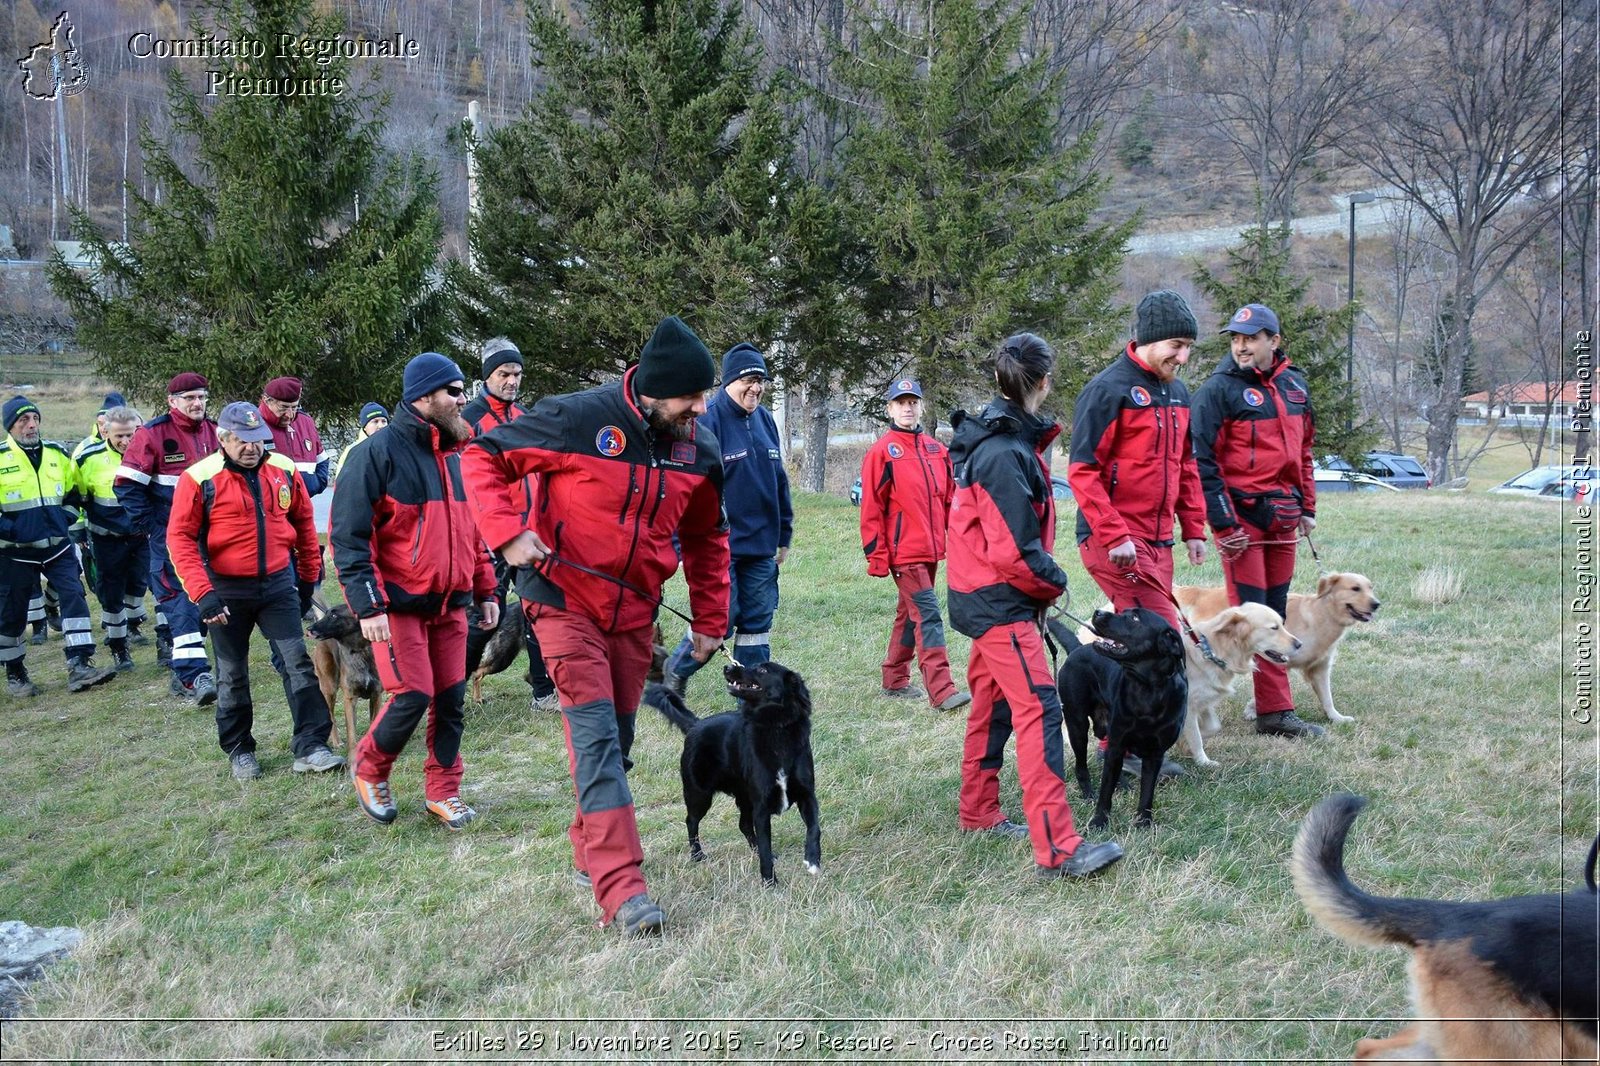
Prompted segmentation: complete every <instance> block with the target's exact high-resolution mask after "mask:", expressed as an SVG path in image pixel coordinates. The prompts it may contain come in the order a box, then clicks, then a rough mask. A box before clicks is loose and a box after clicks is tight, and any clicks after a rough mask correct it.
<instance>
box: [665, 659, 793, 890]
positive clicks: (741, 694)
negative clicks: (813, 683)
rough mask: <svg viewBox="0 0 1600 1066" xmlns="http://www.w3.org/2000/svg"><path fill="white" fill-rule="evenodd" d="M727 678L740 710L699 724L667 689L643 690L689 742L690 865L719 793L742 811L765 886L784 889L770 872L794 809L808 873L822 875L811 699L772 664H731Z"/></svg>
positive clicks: (698, 855) (698, 854)
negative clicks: (777, 840) (779, 833)
mask: <svg viewBox="0 0 1600 1066" xmlns="http://www.w3.org/2000/svg"><path fill="white" fill-rule="evenodd" d="M722 673H723V677H724V678H725V679H726V680H727V682H728V691H729V692H730V693H732V694H733V696H734V697H735V698H737V699H738V700H739V701H740V706H739V709H738V710H737V711H729V712H727V713H726V714H717V715H712V716H711V717H710V718H697V717H695V714H694V712H693V711H691V710H689V708H688V706H687V705H686V704H685V703H684V702H683V699H682V698H681V697H680V696H678V695H677V694H676V693H674V692H672V691H671V690H670V689H667V688H665V687H663V686H661V685H655V684H652V685H649V686H647V687H646V688H645V693H644V702H646V703H648V704H650V705H651V706H652V707H654V708H655V709H656V710H658V711H660V712H661V713H662V714H663V715H665V716H666V718H667V720H668V721H669V722H671V723H672V724H673V725H675V726H677V727H678V729H679V730H680V731H682V733H683V735H684V742H683V757H682V759H681V760H679V763H678V768H679V770H680V772H681V774H682V777H683V805H684V807H685V808H686V810H687V817H686V818H685V819H684V821H685V823H686V824H687V825H688V827H689V858H690V859H692V860H693V861H695V862H700V861H701V860H703V859H704V858H705V857H706V853H705V851H704V849H703V848H701V846H700V819H702V818H704V817H705V815H706V812H707V811H709V810H710V809H711V801H712V800H713V799H714V798H715V796H716V794H717V793H718V792H725V793H727V794H728V795H730V796H732V797H733V801H734V803H736V804H737V805H738V807H739V831H740V832H741V833H743V834H744V838H745V840H747V841H749V843H750V846H751V847H752V848H754V849H755V851H756V854H757V856H758V857H759V858H760V862H761V879H762V881H764V882H766V883H767V884H769V885H775V884H777V883H778V877H777V875H776V874H775V873H773V869H772V818H773V815H777V814H782V813H783V812H784V811H785V810H787V809H788V808H790V807H797V808H799V810H800V817H801V819H803V820H804V821H805V824H806V847H805V857H806V870H807V872H809V873H813V874H814V873H820V872H821V870H822V828H821V825H820V824H819V823H818V820H817V790H816V774H815V771H814V769H813V767H812V762H811V693H810V692H809V691H808V690H807V689H806V683H805V681H804V680H802V679H801V677H800V675H799V674H797V673H795V672H794V671H793V670H790V669H788V668H787V667H784V666H780V665H779V664H777V663H774V662H766V663H762V664H761V665H760V666H756V667H744V666H740V665H738V664H733V665H730V666H728V667H726V668H725V669H724V670H723V671H722Z"/></svg>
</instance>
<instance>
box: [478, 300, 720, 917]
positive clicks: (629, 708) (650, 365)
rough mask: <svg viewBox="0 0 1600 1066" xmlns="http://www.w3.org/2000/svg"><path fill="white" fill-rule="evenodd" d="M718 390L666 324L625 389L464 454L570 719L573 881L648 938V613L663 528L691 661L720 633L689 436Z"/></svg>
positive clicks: (709, 458) (716, 536)
mask: <svg viewBox="0 0 1600 1066" xmlns="http://www.w3.org/2000/svg"><path fill="white" fill-rule="evenodd" d="M715 380H716V366H715V364H714V363H713V362H712V360H711V353H710V352H709V351H707V350H706V346H705V345H704V344H703V343H701V341H700V338H699V337H697V336H695V335H694V333H693V332H692V331H691V330H690V329H689V327H688V326H686V325H684V324H683V323H682V322H681V321H679V320H678V319H677V318H667V319H664V320H662V322H661V323H660V324H659V325H657V326H656V328H655V332H654V333H653V334H651V337H650V340H649V341H648V342H647V343H646V344H645V346H644V349H643V350H642V351H641V352H640V354H639V363H638V365H637V366H634V367H631V368H629V369H628V371H627V372H626V373H625V374H623V376H622V380H621V381H618V382H614V383H612V384H609V385H601V386H598V387H597V388H593V389H589V390H587V391H585V392H578V393H571V394H569V395H565V396H550V397H546V398H545V399H543V400H540V401H539V402H538V403H537V404H535V405H534V407H533V410H531V411H529V412H528V413H527V414H525V415H523V416H522V417H521V418H518V419H517V420H516V421H514V422H510V423H508V424H506V425H503V426H500V427H499V428H497V429H493V430H490V431H489V432H488V433H485V434H484V435H482V436H481V437H478V438H476V439H474V440H473V442H472V443H471V444H470V445H469V446H468V447H467V450H466V454H465V456H464V457H463V459H462V470H463V473H464V474H465V476H466V479H467V486H468V491H469V492H470V494H471V496H472V500H473V506H474V507H475V508H476V510H477V515H478V528H479V529H480V530H482V532H483V537H484V540H485V541H486V542H488V544H489V545H490V547H492V548H494V549H496V550H497V551H499V552H500V554H501V555H503V556H504V557H505V560H506V562H508V563H510V564H511V565H512V566H521V567H528V569H526V570H524V571H523V572H522V576H521V579H520V584H519V585H518V588H517V591H518V593H519V594H520V595H521V596H522V602H523V604H524V608H525V610H527V611H529V612H530V613H531V614H532V615H533V618H534V628H535V630H536V631H537V632H538V634H539V643H540V644H541V646H543V648H544V650H545V654H546V655H547V656H548V660H547V661H548V662H549V663H550V668H551V672H552V673H553V674H554V675H555V682H556V690H557V691H558V692H559V693H560V697H561V712H562V714H563V715H565V717H566V727H567V728H566V733H567V752H568V760H569V764H570V766H571V769H572V780H573V784H574V786H575V789H576V791H577V800H578V810H577V813H576V815H575V816H574V818H573V820H572V826H571V828H570V830H569V831H568V836H569V837H570V838H571V841H572V852H573V862H574V866H575V868H576V869H575V875H574V876H575V878H576V879H577V881H578V883H579V884H580V885H582V886H584V887H586V888H590V889H591V890H592V891H593V893H594V898H595V901H596V902H597V903H599V905H600V913H601V920H602V923H603V924H612V925H615V926H616V927H617V928H618V929H619V930H621V932H622V935H623V936H625V937H634V936H647V935H658V934H659V933H660V932H661V927H662V924H663V923H664V921H665V917H664V915H663V914H662V911H661V908H660V907H659V906H657V905H656V903H655V902H654V901H653V900H651V898H650V896H649V895H648V894H647V893H646V891H645V881H644V875H643V873H642V872H641V869H640V867H641V864H642V863H643V861H644V850H643V848H642V847H641V846H640V843H639V829H638V825H637V823H636V822H635V820H634V807H633V795H632V793H631V792H630V791H629V790H628V778H627V770H628V767H629V766H630V765H631V763H630V762H629V760H628V753H629V751H630V750H631V748H632V747H633V734H634V716H635V713H636V712H637V710H638V707H639V697H640V695H641V694H642V693H643V691H644V681H645V674H646V673H647V672H648V671H649V668H650V651H651V633H652V622H653V621H654V619H655V614H656V605H657V603H658V602H659V600H660V596H661V586H662V585H663V583H665V582H666V580H667V579H668V578H670V577H671V576H672V575H673V574H674V573H675V572H676V571H677V569H678V553H677V552H676V551H675V550H674V549H673V536H674V534H676V536H677V540H678V544H679V545H680V546H681V548H682V551H683V567H684V573H685V576H686V577H687V579H688V585H689V605H690V609H691V613H692V614H693V616H694V624H693V626H692V627H691V631H690V640H691V644H692V647H693V654H694V658H695V659H696V660H698V661H700V662H704V661H705V660H706V659H708V658H710V657H711V654H712V652H714V651H715V650H716V649H717V647H718V645H720V644H721V643H722V634H724V633H726V632H727V626H728V527H727V524H726V523H725V522H724V521H723V515H722V461H721V456H722V453H721V451H720V450H719V447H718V444H717V441H716V439H715V438H714V437H713V436H712V435H711V434H709V433H705V432H697V431H696V426H695V418H696V417H697V416H699V415H702V414H704V413H705V410H706V395H705V394H706V390H708V389H710V388H711V386H712V384H713V383H714V382H715ZM528 474H537V475H538V478H537V481H536V483H535V488H536V494H537V495H536V499H535V500H534V507H533V511H532V519H531V521H532V525H531V526H530V524H529V522H528V521H526V520H524V518H523V516H522V513H521V512H520V511H519V510H518V508H517V504H516V501H515V497H514V489H515V487H516V486H517V485H518V484H519V483H520V482H521V479H522V478H524V477H526V476H527V475H528ZM533 564H538V565H533ZM564 564H570V565H564Z"/></svg>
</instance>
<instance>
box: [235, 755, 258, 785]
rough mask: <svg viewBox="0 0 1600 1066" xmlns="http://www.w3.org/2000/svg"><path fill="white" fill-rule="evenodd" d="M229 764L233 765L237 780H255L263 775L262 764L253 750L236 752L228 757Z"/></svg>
mask: <svg viewBox="0 0 1600 1066" xmlns="http://www.w3.org/2000/svg"><path fill="white" fill-rule="evenodd" d="M228 764H229V765H230V766H231V767H233V779H234V780H235V781H254V780H255V779H256V778H258V777H260V776H261V764H260V763H259V762H257V761H256V753H255V752H253V751H236V752H234V753H233V754H232V755H230V756H229V757H228Z"/></svg>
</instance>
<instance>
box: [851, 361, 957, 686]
mask: <svg viewBox="0 0 1600 1066" xmlns="http://www.w3.org/2000/svg"><path fill="white" fill-rule="evenodd" d="M885 402H886V404H887V407H886V410H887V412H888V415H889V431H888V432H887V433H885V434H884V435H883V436H881V437H879V438H878V439H877V441H876V442H875V443H874V444H873V445H872V447H871V448H869V449H867V455H866V458H864V459H863V460H862V461H861V550H862V551H863V552H865V553H866V556H867V573H868V574H870V575H871V576H873V577H889V576H891V575H892V576H893V578H894V584H895V588H896V590H897V591H898V592H899V594H900V595H899V600H898V602H897V603H896V605H895V613H894V628H893V629H892V630H890V631H889V650H888V652H887V654H886V655H885V656H884V659H883V692H884V695H886V696H895V697H899V698H906V697H911V698H916V697H919V696H926V697H927V699H928V701H929V702H930V703H932V704H933V705H934V706H935V707H936V708H938V709H939V710H941V711H954V710H958V709H960V708H962V707H965V706H966V705H967V704H969V703H971V702H972V696H971V694H969V693H968V692H966V691H964V690H962V689H959V688H957V687H956V683H955V681H954V680H952V679H951V677H950V657H949V655H948V653H946V651H945V639H944V619H943V618H942V617H940V613H939V594H938V593H937V592H935V591H934V588H933V580H934V578H935V577H936V576H937V575H938V573H939V561H940V560H941V559H943V558H944V551H945V547H944V546H945V529H946V527H947V526H949V524H950V498H951V496H952V495H954V493H955V479H954V474H953V473H952V471H951V467H950V453H949V451H947V450H946V449H945V446H944V445H943V444H940V443H939V441H938V440H937V439H935V438H934V436H933V434H931V433H924V432H923V431H922V385H921V383H919V382H918V381H916V380H915V379H914V378H901V379H899V380H898V381H895V382H893V383H891V384H890V386H889V391H888V396H887V397H886V398H885ZM913 653H915V654H916V657H917V664H918V666H919V667H920V668H921V671H922V681H923V684H925V685H926V686H927V689H926V691H924V690H923V689H919V688H917V687H916V686H915V685H913V684H911V656H912V654H913Z"/></svg>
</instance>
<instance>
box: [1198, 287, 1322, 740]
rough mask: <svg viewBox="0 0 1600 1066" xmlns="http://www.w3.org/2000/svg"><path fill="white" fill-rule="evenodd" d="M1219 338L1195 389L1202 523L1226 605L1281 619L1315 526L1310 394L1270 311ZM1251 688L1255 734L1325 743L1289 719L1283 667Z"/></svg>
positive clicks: (1265, 666)
mask: <svg viewBox="0 0 1600 1066" xmlns="http://www.w3.org/2000/svg"><path fill="white" fill-rule="evenodd" d="M1222 332H1223V333H1224V334H1225V335H1227V337H1228V340H1229V345H1230V347H1231V355H1226V356H1223V357H1222V360H1221V362H1219V363H1218V364H1217V369H1216V370H1215V371H1213V372H1212V374H1211V377H1209V378H1208V379H1206V383H1205V384H1204V385H1202V386H1200V391H1199V392H1198V393H1197V394H1196V395H1195V401H1194V421H1193V423H1192V434H1193V437H1194V457H1195V463H1196V465H1197V466H1198V467H1199V469H1200V484H1201V487H1202V488H1203V489H1204V490H1205V499H1206V519H1207V521H1208V522H1209V523H1210V525H1211V529H1212V532H1213V533H1214V535H1215V536H1216V539H1217V548H1218V550H1219V551H1220V552H1221V553H1222V573H1223V576H1224V577H1225V578H1226V579H1227V585H1228V602H1229V603H1232V604H1239V603H1264V604H1266V605H1267V606H1268V607H1271V608H1272V609H1273V610H1274V611H1277V612H1278V613H1279V614H1280V615H1282V614H1287V613H1288V608H1289V582H1290V581H1291V580H1292V579H1293V578H1294V559H1295V547H1296V542H1297V541H1298V539H1299V537H1300V534H1301V533H1310V532H1311V531H1312V530H1313V529H1315V528H1316V525H1317V520H1316V517H1315V515H1316V508H1317V483H1316V480H1315V478H1314V477H1313V476H1312V472H1311V471H1312V465H1311V446H1312V442H1313V441H1314V440H1315V438H1316V420H1315V418H1314V416H1313V414H1312V410H1311V390H1310V388H1309V387H1308V386H1307V384H1306V379H1305V375H1304V374H1302V373H1301V372H1300V371H1299V370H1298V369H1296V368H1295V367H1294V366H1293V365H1292V364H1291V363H1290V362H1289V359H1288V357H1287V356H1285V355H1284V354H1283V336H1282V331H1281V327H1280V326H1279V325H1278V316H1277V314H1276V313H1275V312H1274V311H1273V310H1272V308H1270V307H1267V306H1265V305H1264V304H1246V305H1245V306H1244V307H1241V308H1239V310H1238V311H1236V312H1234V315H1233V317H1232V318H1230V319H1229V320H1228V324H1227V325H1226V326H1224V327H1222ZM1254 680H1255V696H1256V732H1258V733H1267V734H1271V735H1273V736H1280V737H1315V736H1321V735H1322V733H1323V728H1322V727H1321V726H1319V725H1314V724H1312V723H1311V722H1307V721H1303V720H1302V719H1301V718H1300V716H1299V715H1297V714H1295V713H1294V699H1293V697H1292V696H1290V694H1289V671H1288V668H1287V667H1285V666H1282V665H1279V664H1278V663H1274V662H1270V661H1268V660H1267V659H1257V660H1256V670H1255V674H1254Z"/></svg>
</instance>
